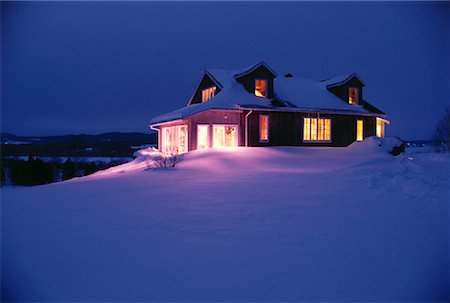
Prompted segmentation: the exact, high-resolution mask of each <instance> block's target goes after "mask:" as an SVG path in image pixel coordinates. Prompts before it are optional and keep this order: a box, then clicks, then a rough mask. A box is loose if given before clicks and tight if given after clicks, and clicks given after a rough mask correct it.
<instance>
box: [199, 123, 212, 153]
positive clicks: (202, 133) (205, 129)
mask: <svg viewBox="0 0 450 303" xmlns="http://www.w3.org/2000/svg"><path fill="white" fill-rule="evenodd" d="M208 147H209V125H197V149H205V148H208Z"/></svg>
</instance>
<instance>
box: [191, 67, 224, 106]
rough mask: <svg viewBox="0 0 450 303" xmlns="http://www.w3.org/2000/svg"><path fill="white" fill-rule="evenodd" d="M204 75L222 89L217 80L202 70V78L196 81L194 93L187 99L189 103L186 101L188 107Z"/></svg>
mask: <svg viewBox="0 0 450 303" xmlns="http://www.w3.org/2000/svg"><path fill="white" fill-rule="evenodd" d="M205 75H207V76H208V77H209V78H210V79H211V80H212V81H213V82H214V83H215V84H216V85H217V86H218V87H219V88H220V89H222V88H223V85H222V84H221V83H220V82H219V81H217V79H216V78H214V76H213V75H212V74H211V73H210V72H208V71H207V70H206V69H205V70H203V73H202V76H201V77H200V80H199V81H198V83H197V85H196V86H195V90H194V93H193V94H192V96H191V97H190V98H189V101H188V104H187V105H188V106H189V105H191V102H192V99H193V98H194V96H195V93H196V92H197V90H198V88H199V86H200V83H202V80H203V78H204V77H205Z"/></svg>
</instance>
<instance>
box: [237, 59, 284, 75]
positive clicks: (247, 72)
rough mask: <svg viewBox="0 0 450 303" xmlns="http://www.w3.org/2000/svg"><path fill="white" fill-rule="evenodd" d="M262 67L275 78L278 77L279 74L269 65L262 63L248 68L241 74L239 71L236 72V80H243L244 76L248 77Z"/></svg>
mask: <svg viewBox="0 0 450 303" xmlns="http://www.w3.org/2000/svg"><path fill="white" fill-rule="evenodd" d="M260 66H264V67H265V68H266V69H267V70H268V71H269V72H271V73H272V75H273V76H274V77H277V76H278V75H277V73H276V72H275V71H274V70H273V69H271V68H270V66H269V65H267V64H266V63H265V62H264V61H260V62H258V63H256V64H255V65H252V66H251V67H249V68H246V69H244V70H242V71H240V72H239V71H238V72H236V74H235V75H234V78H235V79H239V78H242V77H244V76H247V75H248V74H250V73H252V72H253V71H254V70H255V69H257V68H258V67H260Z"/></svg>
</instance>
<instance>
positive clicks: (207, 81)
mask: <svg viewBox="0 0 450 303" xmlns="http://www.w3.org/2000/svg"><path fill="white" fill-rule="evenodd" d="M212 86H215V87H216V95H217V93H218V92H220V88H219V87H218V86H217V85H216V83H215V82H214V81H213V80H212V79H211V78H210V77H209V76H208V75H206V74H205V75H204V76H203V78H202V80H201V81H200V84H199V86H198V87H197V90H196V91H195V93H194V95H193V97H192V99H191V102H190V104H196V103H202V90H204V89H206V88H209V87H212Z"/></svg>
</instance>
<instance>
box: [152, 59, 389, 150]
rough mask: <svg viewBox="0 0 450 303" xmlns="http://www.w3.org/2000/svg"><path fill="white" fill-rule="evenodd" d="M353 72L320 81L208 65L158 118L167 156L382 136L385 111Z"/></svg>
mask: <svg viewBox="0 0 450 303" xmlns="http://www.w3.org/2000/svg"><path fill="white" fill-rule="evenodd" d="M364 86H365V83H364V82H363V81H362V80H361V78H360V77H359V76H358V75H357V74H355V73H353V74H349V75H343V76H339V77H335V78H331V79H327V80H322V81H312V80H307V79H302V78H295V77H293V76H292V74H286V75H284V76H280V75H278V74H277V73H276V72H275V71H274V70H273V69H272V68H270V67H269V66H268V65H267V64H266V63H264V62H260V63H258V64H256V65H254V66H252V67H250V68H247V69H244V70H241V71H233V70H216V69H208V70H205V71H204V72H203V74H202V77H201V79H200V81H199V83H198V85H197V87H196V88H195V91H194V94H193V95H192V97H191V98H190V100H189V102H188V104H187V106H185V107H183V108H180V109H178V110H175V111H173V112H169V113H167V114H163V115H161V116H158V117H155V118H153V119H152V120H151V122H150V128H151V129H153V130H157V131H158V146H159V148H160V150H161V151H163V152H168V153H185V152H187V151H191V150H196V149H206V148H210V147H214V148H222V147H234V146H274V145H292V146H347V145H349V144H351V143H352V142H354V141H362V140H363V139H364V138H366V137H369V136H379V137H383V136H384V132H385V125H386V124H389V121H388V120H386V119H385V118H386V114H385V113H383V112H382V111H380V110H379V109H378V108H376V107H375V106H373V105H371V104H370V103H368V102H367V101H365V100H364V98H363V96H364V94H363V87H364Z"/></svg>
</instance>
